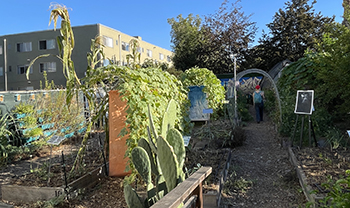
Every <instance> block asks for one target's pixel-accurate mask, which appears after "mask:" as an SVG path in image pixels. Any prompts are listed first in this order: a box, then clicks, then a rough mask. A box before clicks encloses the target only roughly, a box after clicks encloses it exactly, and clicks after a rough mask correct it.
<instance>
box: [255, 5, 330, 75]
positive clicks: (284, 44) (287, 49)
mask: <svg viewBox="0 0 350 208" xmlns="http://www.w3.org/2000/svg"><path fill="white" fill-rule="evenodd" d="M308 2H309V0H291V1H288V2H286V3H285V7H284V9H279V11H278V12H276V14H275V15H274V19H273V22H271V23H269V24H267V27H268V28H269V30H270V32H269V33H268V34H263V37H262V38H261V39H260V40H259V43H260V46H257V47H256V48H254V49H253V51H251V53H254V57H255V58H256V59H257V60H256V61H258V62H257V63H256V65H259V66H260V68H263V69H265V70H268V69H271V68H272V67H273V66H274V65H275V64H277V63H278V62H280V61H283V60H285V59H289V60H291V61H297V60H298V59H299V58H301V57H303V55H304V52H305V50H306V49H307V48H310V49H314V48H315V44H316V42H318V41H319V40H321V39H322V36H323V34H324V33H325V27H326V25H327V24H329V23H333V22H334V16H333V17H332V18H329V17H324V16H322V15H321V13H320V12H319V13H315V10H314V8H313V6H314V5H315V4H316V0H314V1H312V2H311V4H308ZM257 57H260V59H258V58H257Z"/></svg>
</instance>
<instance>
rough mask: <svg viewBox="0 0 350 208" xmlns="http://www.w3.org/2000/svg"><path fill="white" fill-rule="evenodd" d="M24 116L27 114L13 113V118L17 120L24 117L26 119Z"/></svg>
mask: <svg viewBox="0 0 350 208" xmlns="http://www.w3.org/2000/svg"><path fill="white" fill-rule="evenodd" d="M26 115H27V114H25V113H15V114H14V116H15V118H17V119H20V118H24V117H26Z"/></svg>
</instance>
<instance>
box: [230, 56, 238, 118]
mask: <svg viewBox="0 0 350 208" xmlns="http://www.w3.org/2000/svg"><path fill="white" fill-rule="evenodd" d="M236 56H237V54H232V53H231V54H230V58H231V60H232V61H233V66H234V68H233V78H234V85H233V93H234V99H235V118H234V122H235V125H237V123H238V116H237V88H236V81H237V80H236V79H237V78H236V59H237V58H236Z"/></svg>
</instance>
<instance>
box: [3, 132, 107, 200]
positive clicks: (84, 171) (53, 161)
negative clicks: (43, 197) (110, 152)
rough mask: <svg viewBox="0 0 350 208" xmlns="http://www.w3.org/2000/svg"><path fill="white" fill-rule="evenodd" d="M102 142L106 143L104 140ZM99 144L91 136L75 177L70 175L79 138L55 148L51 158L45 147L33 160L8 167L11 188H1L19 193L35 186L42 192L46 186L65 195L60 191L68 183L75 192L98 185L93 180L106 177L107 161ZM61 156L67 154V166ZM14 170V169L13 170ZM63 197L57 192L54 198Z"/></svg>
mask: <svg viewBox="0 0 350 208" xmlns="http://www.w3.org/2000/svg"><path fill="white" fill-rule="evenodd" d="M101 135H102V134H101ZM101 140H102V141H103V139H101ZM99 141H100V140H99V139H98V138H97V137H96V136H92V138H91V139H90V140H89V142H88V145H87V148H86V154H85V156H84V159H83V164H82V166H81V167H80V168H78V169H77V170H76V171H74V173H73V174H70V170H71V167H72V165H73V163H74V160H75V157H76V155H77V151H78V149H79V145H80V143H81V138H80V137H75V138H70V139H67V140H66V141H65V142H64V143H63V144H61V145H60V146H54V147H52V155H51V147H50V146H45V147H42V148H40V149H38V150H37V152H36V153H34V154H33V158H32V159H31V160H27V161H19V162H16V163H15V164H13V165H9V166H8V167H7V168H6V169H4V168H3V170H2V171H5V172H6V171H8V172H9V173H10V174H11V175H12V177H11V179H9V180H6V183H5V184H8V185H10V186H5V185H2V189H3V190H4V189H5V187H6V188H10V189H11V188H13V189H14V190H20V188H18V187H31V188H33V190H35V187H37V188H38V190H40V188H42V187H45V188H48V190H50V189H49V188H50V187H51V188H58V189H57V190H58V192H62V191H59V190H61V189H60V188H64V187H65V186H66V184H69V185H70V186H71V188H73V189H76V188H79V187H83V186H86V185H87V186H88V185H89V183H90V182H91V184H93V183H94V182H95V181H93V180H95V179H96V180H97V179H98V178H96V177H95V176H96V175H101V176H103V174H104V173H105V170H106V169H105V168H104V167H103V165H104V164H105V160H104V159H103V157H102V154H101V153H102V151H101V145H99ZM62 153H63V155H64V163H62ZM50 155H51V156H50ZM21 164H22V165H21ZM63 164H64V165H63ZM107 165H108V164H107ZM17 166H21V167H20V168H21V169H22V173H17V172H16V168H19V167H17ZM11 167H13V168H12V169H11ZM100 169H101V170H100ZM95 173H96V174H95ZM2 175H3V174H2ZM5 175H6V174H5ZM7 175H8V174H7ZM89 175H90V176H93V177H95V178H90V179H87V178H88V177H90V176H89ZM89 180H90V181H89ZM73 184H74V185H73ZM27 189H28V188H26V190H27ZM52 190H53V189H52ZM54 191H55V190H54ZM60 194H62V193H58V194H56V193H55V195H60Z"/></svg>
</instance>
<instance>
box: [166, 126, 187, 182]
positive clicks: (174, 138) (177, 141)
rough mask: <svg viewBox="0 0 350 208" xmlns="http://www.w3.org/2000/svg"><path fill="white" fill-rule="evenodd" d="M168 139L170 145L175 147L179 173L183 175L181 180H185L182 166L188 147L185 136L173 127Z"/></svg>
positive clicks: (169, 131)
mask: <svg viewBox="0 0 350 208" xmlns="http://www.w3.org/2000/svg"><path fill="white" fill-rule="evenodd" d="M166 140H167V141H168V143H169V145H170V146H172V147H173V150H174V153H175V155H176V159H177V162H178V167H177V170H178V174H179V176H181V181H183V180H184V179H185V178H184V174H183V171H182V168H183V166H184V163H185V157H186V149H185V144H184V140H183V137H182V135H181V133H180V132H179V131H178V130H177V129H174V128H172V129H169V130H168V133H167V136H166Z"/></svg>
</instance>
